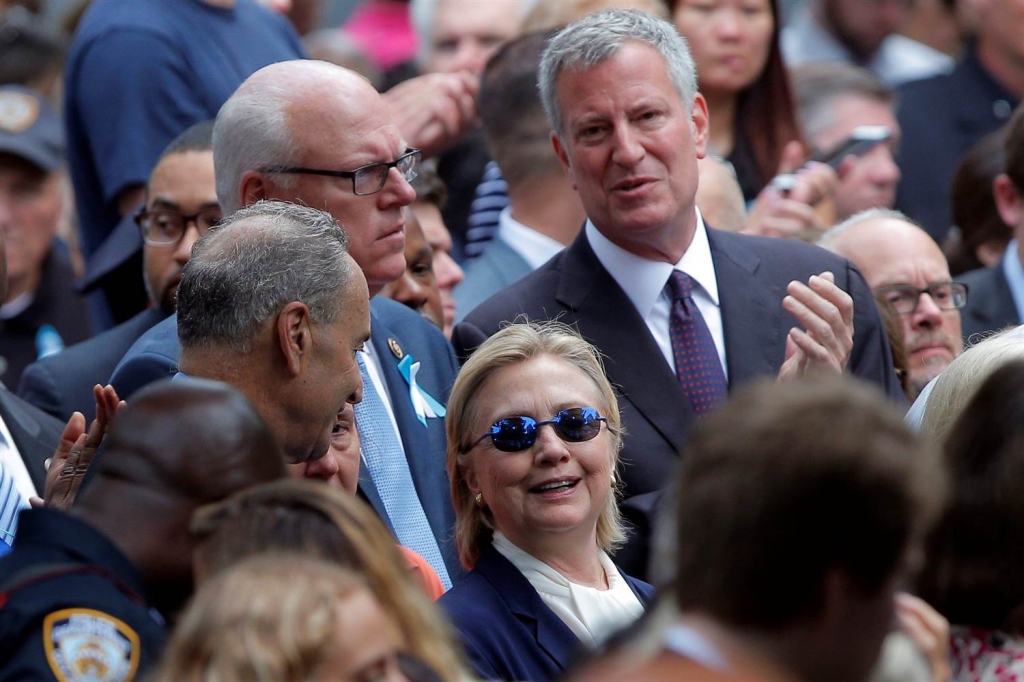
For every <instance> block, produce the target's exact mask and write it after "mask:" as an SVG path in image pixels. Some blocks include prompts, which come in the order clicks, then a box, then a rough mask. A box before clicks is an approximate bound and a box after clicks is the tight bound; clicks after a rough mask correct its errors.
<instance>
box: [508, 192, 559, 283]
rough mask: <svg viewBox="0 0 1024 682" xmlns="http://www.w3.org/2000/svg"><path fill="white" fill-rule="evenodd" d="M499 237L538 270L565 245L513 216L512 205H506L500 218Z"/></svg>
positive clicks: (531, 266)
mask: <svg viewBox="0 0 1024 682" xmlns="http://www.w3.org/2000/svg"><path fill="white" fill-rule="evenodd" d="M498 238H499V239H501V240H502V241H504V242H505V243H506V244H508V246H509V248H510V249H512V250H513V251H515V252H516V253H518V254H519V255H520V256H522V257H523V260H525V261H526V262H527V264H529V266H530V268H532V269H533V270H536V269H537V268H539V267H540V266H542V265H544V264H545V263H547V262H548V261H549V260H551V259H552V257H554V255H555V254H557V253H558V252H559V251H561V250H562V249H564V248H565V246H564V245H563V244H562V243H561V242H559V241H557V240H555V239H552V238H551V237H549V236H547V235H546V234H541V233H540V232H538V231H537V230H535V229H533V228H532V227H527V226H526V225H523V224H522V223H521V222H519V221H518V220H516V219H515V218H513V217H512V207H511V206H507V207H505V208H504V209H503V210H502V212H501V216H500V217H499V218H498Z"/></svg>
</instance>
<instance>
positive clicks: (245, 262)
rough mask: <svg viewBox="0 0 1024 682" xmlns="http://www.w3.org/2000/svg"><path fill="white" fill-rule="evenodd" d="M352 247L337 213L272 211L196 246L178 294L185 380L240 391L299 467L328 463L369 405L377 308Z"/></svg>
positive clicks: (235, 221) (263, 209)
mask: <svg viewBox="0 0 1024 682" xmlns="http://www.w3.org/2000/svg"><path fill="white" fill-rule="evenodd" d="M347 242H348V238H347V237H346V235H345V233H344V232H343V231H341V230H340V229H338V224H337V223H336V222H335V221H334V219H333V218H332V217H331V216H330V214H328V213H324V212H323V211H318V210H316V209H312V208H306V207H304V206H298V205H296V204H288V203H285V202H278V201H260V202H257V203H255V204H253V205H252V206H249V207H247V208H243V209H241V210H239V211H237V212H236V213H234V214H233V215H231V216H230V217H228V218H226V219H225V220H224V221H223V222H222V224H221V225H219V226H218V227H217V229H216V230H212V231H211V232H208V233H207V234H206V235H205V236H204V237H203V238H202V239H200V240H199V241H198V242H196V245H195V248H194V249H193V252H192V259H191V260H189V262H188V264H187V265H186V266H185V268H184V269H183V271H182V278H181V284H180V285H179V286H178V339H179V341H180V342H181V361H180V363H179V368H180V372H181V374H185V375H188V376H195V377H202V378H205V379H215V380H217V381H222V382H224V383H227V384H231V385H232V386H234V387H235V388H237V389H239V390H240V391H241V392H242V393H243V394H244V395H245V396H246V397H247V398H248V399H249V400H250V401H251V402H252V404H253V405H254V406H255V407H256V409H257V411H258V412H259V413H260V414H261V415H262V416H263V419H264V420H265V421H266V422H267V424H268V425H269V426H270V429H271V431H272V432H273V433H274V434H275V435H276V436H277V438H278V440H279V442H280V444H281V447H282V449H283V450H284V453H285V457H286V458H287V460H288V461H289V462H290V463H299V462H305V461H307V460H314V459H319V458H320V457H322V456H323V455H324V454H325V453H326V452H327V449H328V447H329V446H330V439H331V429H332V428H333V427H334V419H335V416H336V415H337V413H338V411H339V410H340V409H341V408H342V407H343V406H344V404H345V403H346V402H348V403H357V402H359V400H360V398H361V395H362V379H361V378H360V374H359V365H358V364H357V363H356V352H357V351H358V350H359V349H360V348H362V346H363V343H365V342H366V341H367V340H368V339H369V337H370V313H369V298H368V297H367V292H366V280H365V278H364V277H363V274H362V272H361V271H360V270H359V267H358V266H357V265H356V263H355V261H353V260H352V257H351V256H350V255H349V254H348V252H347V248H346V247H347ZM282 265H286V267H282Z"/></svg>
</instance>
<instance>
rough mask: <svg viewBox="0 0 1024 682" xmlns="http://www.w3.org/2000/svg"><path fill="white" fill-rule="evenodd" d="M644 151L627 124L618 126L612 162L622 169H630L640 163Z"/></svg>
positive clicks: (634, 132)
mask: <svg viewBox="0 0 1024 682" xmlns="http://www.w3.org/2000/svg"><path fill="white" fill-rule="evenodd" d="M645 154H646V151H645V150H644V146H643V145H642V144H641V143H640V140H639V137H638V136H637V134H636V131H634V130H633V128H632V127H631V126H630V125H629V124H628V123H623V124H621V125H619V126H618V128H617V129H616V131H615V149H614V150H613V151H612V160H613V161H615V163H617V164H618V165H620V166H622V167H623V168H632V167H634V166H636V165H637V164H638V163H640V160H641V159H643V158H644V155H645Z"/></svg>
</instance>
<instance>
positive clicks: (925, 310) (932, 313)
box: [912, 292, 942, 329]
mask: <svg viewBox="0 0 1024 682" xmlns="http://www.w3.org/2000/svg"><path fill="white" fill-rule="evenodd" d="M912 318H913V322H912V323H913V326H914V327H920V328H924V329H935V328H937V327H941V326H942V310H941V309H940V308H939V306H938V305H937V304H936V303H935V299H933V298H932V297H931V294H929V293H928V292H922V293H921V298H919V299H918V301H917V310H915V311H914V313H913V315H912Z"/></svg>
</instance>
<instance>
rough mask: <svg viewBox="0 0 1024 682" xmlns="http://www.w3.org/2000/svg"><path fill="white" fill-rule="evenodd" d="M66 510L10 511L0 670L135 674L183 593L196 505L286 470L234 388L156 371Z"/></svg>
mask: <svg viewBox="0 0 1024 682" xmlns="http://www.w3.org/2000/svg"><path fill="white" fill-rule="evenodd" d="M91 466H92V467H94V468H95V470H94V471H93V472H92V474H93V477H92V480H91V481H89V482H88V485H87V487H85V488H84V489H83V490H82V491H81V493H80V494H79V496H78V499H77V500H76V502H75V505H74V506H73V507H72V508H71V511H70V512H69V513H63V512H60V511H56V510H53V509H32V510H28V511H24V512H22V513H21V517H20V523H19V527H18V540H17V543H16V545H15V547H14V549H13V551H12V552H11V553H10V554H9V555H8V556H6V557H4V558H3V559H0V643H2V645H0V679H3V680H7V679H16V680H21V679H33V680H35V679H56V680H83V679H103V680H116V681H118V682H125V681H128V680H133V679H138V678H139V677H140V676H141V675H143V674H144V673H145V671H146V669H147V668H148V667H149V666H151V665H152V664H153V663H155V662H156V660H157V659H158V658H159V656H160V653H161V649H162V647H163V644H164V642H165V639H166V626H165V618H167V617H172V616H173V615H174V614H175V613H176V611H177V610H178V609H179V608H181V606H182V605H183V604H184V602H185V600H186V599H187V598H188V597H189V594H190V592H191V589H192V580H191V549H192V548H191V544H190V542H189V539H188V523H189V519H190V518H191V516H192V512H193V511H194V510H195V509H196V508H197V507H199V506H201V505H203V504H207V503H210V502H215V501H218V500H221V499H224V498H226V497H228V496H229V495H231V494H232V493H234V492H236V491H238V490H241V489H243V488H246V487H248V486H251V485H255V484H257V483H262V482H267V481H273V480H276V479H279V478H282V477H283V476H284V475H285V468H284V457H283V456H282V454H281V452H280V450H279V449H278V447H277V445H276V443H275V442H274V440H273V437H272V436H271V434H270V432H269V431H268V430H267V427H266V425H265V424H264V422H263V420H262V419H261V418H260V417H259V416H258V415H257V414H256V413H255V412H254V411H253V409H252V407H251V406H250V405H249V403H248V402H247V401H246V400H245V399H244V398H243V397H242V396H241V395H240V394H238V393H237V392H236V391H235V390H234V389H231V388H229V387H227V386H225V385H223V384H219V383H216V382H209V381H203V380H185V381H175V382H171V381H166V382H162V383H159V384H154V385H153V386H152V387H150V388H148V389H147V390H145V391H143V392H140V393H139V394H137V396H136V397H135V399H134V400H133V401H132V405H131V406H130V407H126V408H124V409H123V410H121V412H120V413H119V414H118V416H117V418H116V421H115V422H114V424H113V425H112V427H111V432H110V435H109V436H108V438H107V450H106V452H104V453H102V456H101V457H98V458H97V459H96V460H95V461H94V462H93V464H92V465H91Z"/></svg>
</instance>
